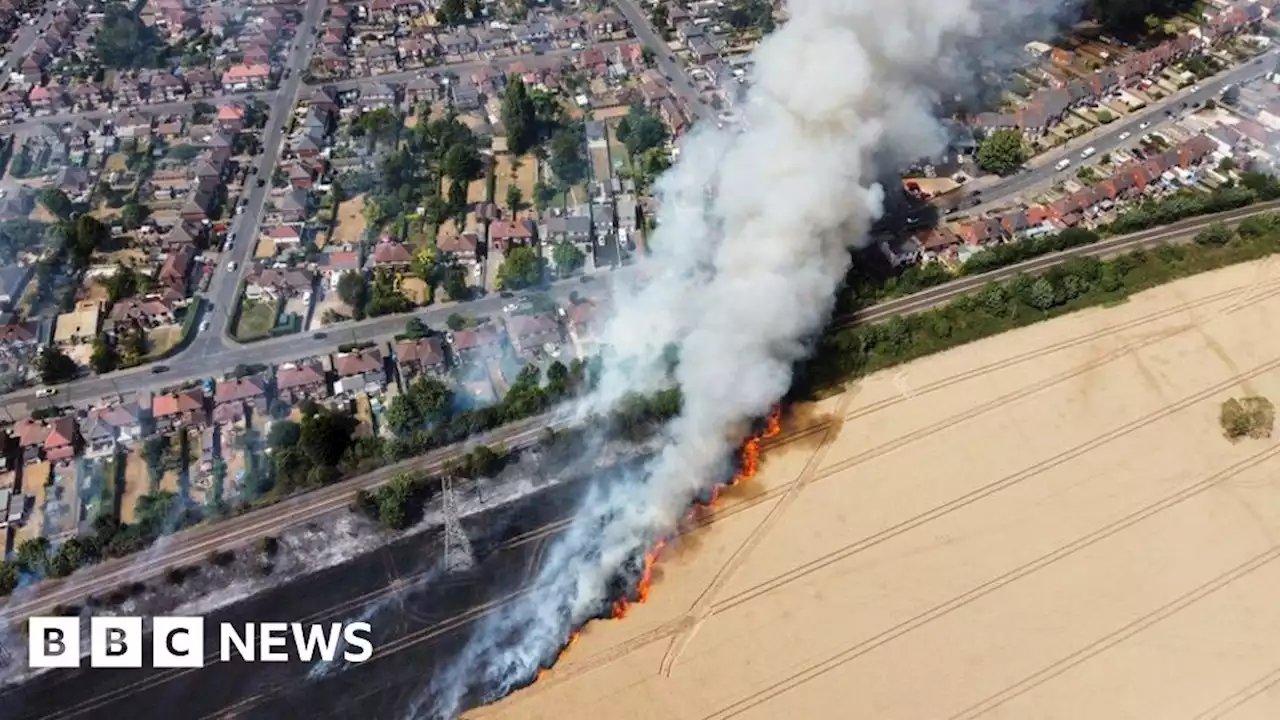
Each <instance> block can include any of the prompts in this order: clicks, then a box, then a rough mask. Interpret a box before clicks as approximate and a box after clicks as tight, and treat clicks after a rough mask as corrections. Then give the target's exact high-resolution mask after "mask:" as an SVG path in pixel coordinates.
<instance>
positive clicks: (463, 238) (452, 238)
mask: <svg viewBox="0 0 1280 720" xmlns="http://www.w3.org/2000/svg"><path fill="white" fill-rule="evenodd" d="M479 245H480V237H479V236H478V235H476V234H475V233H472V232H465V233H462V234H460V235H453V234H450V235H445V236H443V237H441V238H439V239H437V240H436V249H437V250H439V251H440V252H446V253H449V254H450V255H453V256H454V257H456V258H458V259H459V260H461V261H462V262H464V263H470V262H474V261H475V259H476V247H477V246H479Z"/></svg>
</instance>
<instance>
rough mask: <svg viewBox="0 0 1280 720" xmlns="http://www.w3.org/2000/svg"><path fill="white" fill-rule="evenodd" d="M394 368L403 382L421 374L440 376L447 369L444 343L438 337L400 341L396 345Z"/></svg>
mask: <svg viewBox="0 0 1280 720" xmlns="http://www.w3.org/2000/svg"><path fill="white" fill-rule="evenodd" d="M396 367H397V369H398V370H399V371H400V378H401V380H403V381H405V382H408V381H409V380H411V379H412V378H414V377H416V376H418V375H420V374H423V373H427V374H431V375H442V374H443V373H444V372H445V371H446V369H447V364H446V362H445V355H444V343H443V342H442V341H441V340H440V338H438V337H428V338H421V339H419V340H401V341H400V342H398V343H396Z"/></svg>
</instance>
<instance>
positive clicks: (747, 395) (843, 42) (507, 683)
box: [408, 0, 1057, 717]
mask: <svg viewBox="0 0 1280 720" xmlns="http://www.w3.org/2000/svg"><path fill="white" fill-rule="evenodd" d="M1052 7H1057V6H1056V5H1052V6H1051V4H1050V3H1049V2H1039V3H1035V2H1030V0H1019V1H1018V2H1014V1H1013V0H1002V1H999V2H997V1H995V0H946V2H940V1H939V0H800V1H797V2H792V3H791V4H790V12H791V18H790V20H789V22H787V23H786V24H785V25H783V26H782V28H781V29H779V30H778V31H777V32H775V33H774V34H773V35H771V36H770V37H768V38H767V39H766V40H764V41H763V42H762V43H761V44H760V46H759V47H758V49H757V50H756V52H755V54H754V61H755V62H754V69H753V74H752V77H751V87H750V90H749V91H748V92H747V95H746V101H745V103H744V106H743V108H742V118H743V122H742V124H741V125H740V126H738V127H734V128H727V129H722V128H717V127H714V126H707V125H705V124H704V125H703V126H700V127H699V128H698V129H696V130H695V131H694V132H693V133H692V134H691V135H690V136H688V137H687V138H686V139H685V141H684V142H683V143H682V145H681V148H680V158H679V161H678V162H677V164H676V165H675V167H673V168H672V170H671V171H669V172H668V173H667V174H666V176H665V177H663V178H662V179H661V180H660V181H659V183H658V186H657V191H658V193H659V196H660V199H661V211H660V214H659V226H658V230H657V232H656V233H655V234H654V235H653V236H652V239H651V242H650V245H651V246H652V250H653V253H652V255H651V256H650V257H649V258H647V259H646V260H644V261H643V262H642V264H641V271H640V273H639V275H640V276H642V278H643V279H637V280H635V281H633V282H632V283H630V284H628V285H625V286H620V287H618V288H617V292H616V293H615V303H614V304H615V315H614V317H613V318H612V320H611V322H610V323H609V324H608V327H607V328H606V330H605V331H604V333H603V337H602V340H603V341H604V343H605V344H606V346H607V347H609V348H610V353H609V355H608V356H607V357H606V358H605V368H604V372H603V375H602V379H601V383H600V386H599V389H598V391H597V392H596V393H595V394H594V396H593V397H591V398H589V399H587V400H586V401H585V402H584V403H583V406H582V408H580V410H581V412H582V413H583V414H584V415H586V414H587V413H590V412H607V411H608V410H610V409H611V408H612V407H614V406H615V404H616V403H618V402H619V401H620V400H621V399H622V398H623V397H625V396H626V395H627V394H628V393H631V392H636V391H639V392H647V391H651V390H655V389H658V388H661V387H663V386H665V385H667V384H668V383H670V378H669V377H668V376H667V372H666V370H667V368H666V364H665V363H664V361H663V352H664V350H665V348H666V347H667V346H668V345H670V344H675V345H677V346H678V347H679V350H680V363H679V365H678V367H677V369H676V373H675V380H676V381H677V382H678V383H679V385H680V387H681V388H682V390H683V393H684V407H683V411H682V413H681V415H680V416H679V417H678V418H676V419H674V420H672V421H671V422H670V423H669V425H668V426H667V428H666V430H665V432H666V440H667V442H666V444H665V446H664V448H663V450H662V451H661V452H660V453H659V454H658V455H657V456H656V457H655V458H654V459H653V461H652V462H651V463H650V464H649V465H648V467H647V468H646V469H645V471H644V472H643V473H641V474H640V475H638V476H636V477H632V478H630V479H628V480H621V481H619V480H611V481H610V482H609V483H607V484H605V483H597V484H596V486H595V487H594V488H593V489H591V490H590V491H588V493H587V496H586V497H585V498H584V499H583V502H582V505H581V507H580V509H579V510H578V512H577V514H576V516H575V519H574V521H573V522H572V524H571V525H570V527H569V528H568V530H567V531H566V532H565V534H564V535H563V536H562V537H561V538H560V539H559V541H558V542H557V544H556V545H554V546H553V547H552V548H551V549H550V550H549V551H548V555H547V557H546V559H545V561H544V565H543V567H542V568H541V570H540V573H539V576H538V578H537V580H536V581H535V582H536V585H537V586H538V590H537V591H536V592H534V593H532V594H530V595H528V596H526V597H524V598H523V599H521V600H519V601H517V602H516V603H515V604H514V605H513V606H511V607H509V608H508V609H507V610H506V611H505V612H503V613H501V614H499V615H493V616H490V617H489V618H487V619H486V620H485V621H484V622H483V624H482V625H481V626H479V627H478V628H476V630H475V633H474V635H473V637H472V639H471V641H470V642H469V644H468V646H467V647H466V648H465V649H464V650H463V652H462V654H461V656H460V657H459V659H458V661H457V662H456V663H455V664H454V665H453V666H452V667H451V668H450V669H449V670H448V671H446V672H444V673H440V674H437V675H436V676H435V677H434V678H433V681H432V684H431V686H430V687H428V688H426V689H425V690H424V692H423V693H422V695H421V696H420V697H419V698H418V699H417V701H416V702H415V703H414V704H413V705H412V706H411V707H410V708H409V711H408V715H409V716H410V717H419V716H422V715H429V716H440V717H454V716H456V715H457V714H458V713H459V712H460V711H461V710H462V709H463V706H464V705H465V704H466V703H468V702H474V701H475V700H477V699H480V700H485V701H487V700H493V699H496V698H498V697H501V696H502V695H505V694H506V693H508V692H510V691H511V690H512V689H514V688H517V687H520V686H522V685H523V684H525V683H528V682H529V681H530V680H531V679H532V678H533V677H534V676H535V674H536V673H537V672H538V670H539V669H540V668H542V667H544V666H546V665H549V664H550V663H551V662H553V661H554V659H555V657H556V655H557V654H558V652H559V651H560V648H561V647H562V646H563V645H564V643H565V642H566V640H567V639H568V638H569V636H570V634H571V633H572V632H573V631H574V630H575V629H576V628H577V627H578V626H579V625H581V624H582V623H584V622H586V621H587V620H589V619H591V618H593V617H595V616H598V615H599V614H600V613H601V612H602V608H607V606H608V603H609V602H611V601H612V600H613V599H615V597H616V593H617V591H618V587H617V578H618V577H619V576H627V575H629V574H630V575H632V576H635V575H636V574H637V573H638V572H639V571H640V568H639V564H638V560H639V558H641V557H642V556H643V554H644V553H645V551H646V550H648V549H649V548H651V547H653V546H654V544H655V543H656V542H657V541H659V540H661V539H663V538H665V537H667V536H669V535H670V534H671V533H673V532H674V531H676V529H677V526H678V524H679V522H680V521H681V519H682V518H683V517H684V516H685V515H686V513H687V512H688V509H689V507H690V504H691V502H693V501H694V499H695V498H697V497H699V496H702V495H704V494H705V493H706V492H707V490H708V487H709V485H710V484H711V483H714V482H716V481H717V480H721V479H723V478H725V477H727V474H728V472H729V471H730V468H729V461H730V459H731V458H732V455H733V451H734V450H735V449H736V447H737V445H738V444H739V443H740V442H741V440H742V437H743V434H744V432H745V431H746V429H747V427H748V426H749V424H750V422H751V421H752V420H753V419H755V418H759V417H762V416H764V415H765V414H767V413H768V412H769V410H770V408H771V407H772V405H773V404H774V403H776V402H777V401H778V399H779V398H780V397H782V396H783V395H784V394H785V393H786V391H787V389H788V387H789V385H790V382H791V368H792V366H793V363H795V362H796V361H797V360H799V359H801V358H802V357H803V356H804V355H805V353H806V351H807V343H808V341H809V340H810V339H811V338H813V337H814V336H815V335H816V334H817V333H818V332H819V331H820V330H821V328H822V327H823V325H824V324H825V322H826V321H827V319H828V316H829V314H830V311H831V307H832V303H833V297H834V294H835V291H836V289H837V287H838V286H839V284H840V282H841V280H842V278H843V277H844V275H845V273H846V271H847V269H848V264H849V252H848V250H849V247H850V246H851V245H857V244H860V243H863V242H865V239H866V237H867V231H868V229H869V227H870V226H871V224H872V223H873V222H874V221H875V220H876V219H877V218H878V217H879V215H880V213H881V208H882V204H883V200H884V189H883V187H882V186H881V185H880V184H878V183H877V181H876V178H877V177H878V176H879V175H880V174H881V173H883V172H885V171H886V170H890V171H891V170H892V168H893V167H895V166H896V165H898V164H899V163H901V162H904V161H908V160H914V159H916V158H920V157H923V156H928V155H932V154H935V153H938V152H940V151H942V150H944V149H945V141H946V136H945V133H944V131H943V129H942V126H941V125H940V124H939V122H938V120H937V119H936V117H935V114H936V110H935V109H936V107H937V106H938V103H939V101H940V99H941V94H940V93H942V92H951V91H953V88H951V87H949V86H950V85H953V84H954V82H955V81H956V80H957V79H960V78H963V77H965V76H966V74H967V73H968V72H969V70H968V69H964V70H960V71H959V72H957V68H972V67H973V66H975V65H980V63H970V62H966V61H962V60H963V59H962V58H960V57H958V55H957V53H971V52H973V51H974V49H975V48H977V49H979V50H981V49H982V48H983V47H984V46H987V45H993V44H995V43H1000V44H1003V45H1005V46H1006V47H1007V46H1008V45H1009V43H1010V41H1011V40H1016V34H1015V33H1012V32H1010V30H1011V29H1012V28H1014V27H1021V25H1020V23H1023V22H1024V21H1025V20H1026V19H1027V18H1034V19H1037V21H1038V20H1039V19H1040V18H1043V17H1046V16H1047V15H1048V13H1047V12H1044V11H1045V10H1046V9H1050V8H1052ZM1037 8H1039V10H1037ZM993 33H996V34H997V37H999V38H1000V39H999V40H992V39H991V38H992V34H993Z"/></svg>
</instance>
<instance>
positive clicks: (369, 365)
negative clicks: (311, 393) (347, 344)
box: [333, 348, 382, 377]
mask: <svg viewBox="0 0 1280 720" xmlns="http://www.w3.org/2000/svg"><path fill="white" fill-rule="evenodd" d="M333 369H334V370H335V371H336V372H337V373H338V375H339V377H350V376H352V375H359V374H361V373H367V372H374V371H381V370H382V353H381V352H379V351H378V350H377V349H376V348H374V349H368V350H357V351H355V352H349V353H339V354H337V355H335V356H334V358H333Z"/></svg>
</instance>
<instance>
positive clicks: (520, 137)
mask: <svg viewBox="0 0 1280 720" xmlns="http://www.w3.org/2000/svg"><path fill="white" fill-rule="evenodd" d="M502 126H503V127H504V128H505V129H506V132H507V150H509V151H510V152H511V154H513V155H523V154H525V153H526V152H528V151H529V150H530V149H532V148H533V146H534V144H536V143H537V141H538V124H537V116H536V111H535V109H534V105H533V100H531V99H530V98H529V91H528V89H527V88H526V87H525V84H524V80H522V79H520V77H519V76H518V75H512V76H511V77H509V78H508V79H507V87H506V89H505V90H504V91H503V93H502Z"/></svg>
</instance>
